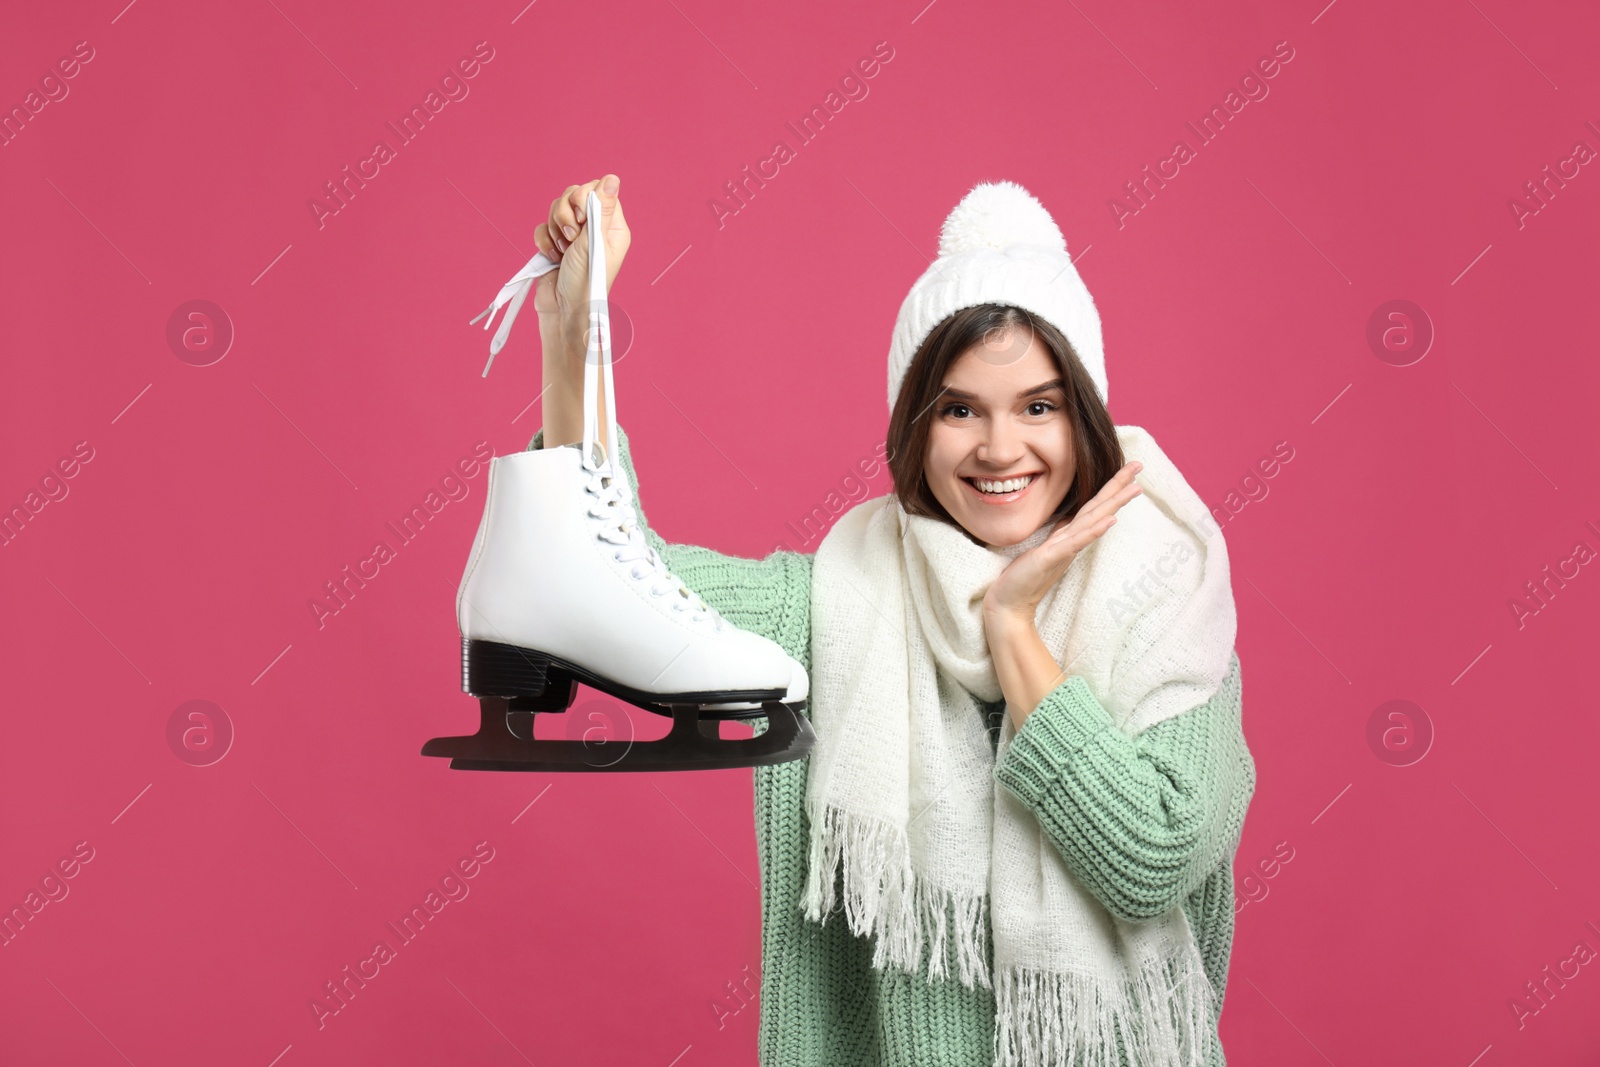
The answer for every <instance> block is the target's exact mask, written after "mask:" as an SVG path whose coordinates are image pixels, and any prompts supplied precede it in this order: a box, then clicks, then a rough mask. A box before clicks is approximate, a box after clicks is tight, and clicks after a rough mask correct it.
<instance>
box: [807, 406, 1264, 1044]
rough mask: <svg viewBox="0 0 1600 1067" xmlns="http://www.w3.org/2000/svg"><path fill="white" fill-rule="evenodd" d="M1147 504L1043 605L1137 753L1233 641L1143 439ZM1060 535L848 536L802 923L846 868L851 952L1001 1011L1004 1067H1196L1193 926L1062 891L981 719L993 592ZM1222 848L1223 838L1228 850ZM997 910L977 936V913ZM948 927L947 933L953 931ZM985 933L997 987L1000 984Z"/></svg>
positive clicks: (1213, 544)
mask: <svg viewBox="0 0 1600 1067" xmlns="http://www.w3.org/2000/svg"><path fill="white" fill-rule="evenodd" d="M1117 437H1118V440H1119V441H1120V442H1121V444H1122V449H1123V453H1124V455H1125V457H1126V459H1128V460H1139V461H1141V462H1142V463H1143V464H1144V469H1143V470H1142V471H1141V472H1140V474H1139V476H1138V480H1139V482H1140V483H1141V485H1142V486H1143V487H1144V492H1143V494H1142V495H1141V496H1139V497H1136V498H1134V499H1133V500H1132V501H1130V502H1129V503H1128V504H1126V505H1124V506H1123V507H1122V508H1121V509H1120V510H1119V511H1118V512H1117V520H1118V521H1117V523H1116V524H1115V525H1114V526H1112V527H1111V529H1110V530H1109V531H1107V532H1106V533H1105V534H1104V535H1103V536H1102V537H1101V538H1100V539H1099V540H1098V541H1096V542H1094V543H1092V544H1091V545H1090V546H1089V547H1088V548H1086V549H1085V550H1084V551H1082V552H1080V553H1079V554H1078V557H1077V558H1076V559H1075V560H1074V561H1073V563H1072V565H1071V567H1070V568H1069V569H1068V571H1067V573H1066V575H1065V577H1064V578H1063V579H1062V580H1061V581H1060V582H1059V583H1058V584H1057V586H1056V587H1055V589H1054V590H1052V591H1051V593H1050V594H1049V595H1047V596H1046V597H1045V599H1044V601H1043V603H1041V605H1040V607H1039V613H1038V616H1037V621H1038V627H1039V634H1040V636H1041V637H1042V638H1043V640H1044V643H1045V645H1046V646H1047V647H1048V648H1049V649H1050V650H1051V652H1052V654H1054V655H1055V656H1056V660H1057V662H1058V663H1060V664H1061V665H1062V666H1063V667H1064V668H1065V669H1066V670H1067V671H1068V672H1069V673H1072V674H1077V675H1080V676H1082V678H1083V679H1084V681H1085V682H1086V683H1087V684H1088V687H1089V690H1090V691H1091V692H1092V693H1093V694H1094V696H1095V697H1096V698H1097V699H1098V700H1099V702H1100V703H1101V705H1103V706H1104V707H1105V709H1106V711H1107V712H1109V713H1110V716H1111V719H1112V720H1113V722H1114V724H1115V726H1116V727H1117V728H1119V729H1121V730H1122V731H1123V732H1124V733H1126V734H1128V735H1134V734H1137V733H1138V732H1139V731H1141V730H1143V729H1145V728H1147V727H1149V726H1151V725H1152V724H1154V723H1157V722H1160V721H1162V720H1164V719H1167V718H1171V717H1173V716H1175V715H1179V714H1182V713H1183V712H1184V711H1186V710H1188V709H1190V708H1193V707H1196V706H1198V705H1200V704H1203V703H1205V702H1206V701H1207V700H1209V699H1210V698H1211V697H1212V696H1213V695H1214V694H1215V693H1216V691H1217V690H1218V689H1219V688H1220V686H1221V684H1222V682H1223V681H1224V679H1225V678H1226V676H1227V673H1228V668H1229V666H1230V657H1231V654H1232V650H1233V642H1234V634H1235V629H1236V620H1235V616H1234V605H1233V593H1232V588H1231V585H1230V582H1229V577H1228V556H1227V549H1226V547H1225V546H1224V544H1223V540H1222V536H1221V534H1220V532H1218V531H1217V529H1216V527H1215V525H1214V524H1213V523H1211V522H1210V516H1209V514H1208V513H1207V509H1206V506H1205V504H1204V503H1203V502H1202V501H1201V500H1200V498H1199V497H1198V496H1196V495H1195V493H1194V490H1192V489H1191V488H1190V487H1189V485H1188V483H1187V482H1185V481H1184V479H1183V476H1182V475H1181V474H1179V473H1178V471H1177V469H1176V468H1175V467H1174V466H1173V465H1172V463H1171V461H1169V460H1168V459H1167V457H1166V455H1165V454H1164V453H1163V452H1162V451H1161V449H1160V448H1158V447H1157V446H1156V443H1155V441H1154V439H1152V438H1151V436H1150V435H1149V434H1147V433H1146V432H1145V431H1144V430H1142V429H1140V428H1139V427H1136V426H1121V427H1118V428H1117ZM1048 533H1049V529H1048V528H1046V529H1041V530H1040V531H1038V532H1036V533H1035V534H1034V535H1033V536H1032V537H1030V538H1028V540H1026V541H1024V542H1023V543H1021V544H1019V545H1015V546H1011V547H1009V548H1005V549H995V548H991V547H987V546H984V545H979V544H976V543H974V542H973V541H972V540H971V539H970V538H968V537H967V535H966V534H965V533H964V532H963V531H962V530H960V529H959V528H957V527H955V526H952V525H950V524H948V523H945V522H942V521H939V520H937V519H932V518H926V517H921V516H908V515H907V514H906V513H905V512H904V510H903V509H902V508H901V507H900V505H899V503H898V500H897V498H896V497H894V496H893V495H890V496H886V497H879V498H876V499H873V500H868V501H864V502H863V503H861V504H860V505H858V506H856V507H855V508H852V509H851V510H850V511H849V512H848V513H847V514H845V515H844V516H842V517H841V518H840V519H839V521H838V523H837V524H836V525H835V526H834V527H833V529H832V530H831V531H829V533H828V536H827V537H826V538H825V539H824V540H823V542H822V544H821V546H820V547H819V549H818V551H817V555H816V560H815V566H814V571H813V584H812V624H813V631H812V635H813V636H812V670H811V720H812V723H813V726H814V728H815V730H816V734H817V743H816V747H815V748H814V749H813V750H812V753H811V757H810V758H811V767H810V774H809V778H808V782H807V796H806V809H807V813H808V815H809V816H810V819H811V841H810V857H809V862H810V870H809V877H808V881H807V885H806V888H805V893H804V899H803V901H802V905H803V907H804V909H805V913H806V917H807V918H808V919H810V920H812V921H815V922H825V921H826V919H827V916H828V914H829V913H831V912H832V911H833V910H834V892H835V890H834V886H835V878H836V872H837V870H838V868H839V866H840V861H841V858H842V860H843V867H844V910H845V915H846V917H847V919H848V922H849V925H850V929H851V930H852V931H853V932H854V933H855V934H857V935H862V936H864V935H867V934H869V933H870V934H871V935H873V936H874V937H875V938H876V947H875V949H874V954H873V966H874V967H876V968H879V969H882V968H883V967H885V966H886V965H888V966H893V967H895V968H898V969H900V970H903V971H907V972H910V973H912V974H918V973H921V972H922V967H923V965H922V962H921V961H922V958H923V948H924V946H925V945H926V946H927V947H928V953H927V955H928V963H927V965H926V973H927V976H928V980H929V981H933V980H934V979H941V980H947V978H948V974H949V968H948V961H949V957H950V955H951V953H952V951H953V953H954V957H955V962H956V966H957V969H958V972H959V975H960V979H961V981H962V983H963V984H964V985H966V986H967V988H969V989H970V988H972V987H973V983H974V982H975V981H976V982H980V983H982V984H983V985H984V986H985V987H986V988H990V989H994V990H995V1001H996V1018H995V1035H994V1062H995V1064H996V1065H998V1067H1018V1065H1027V1067H1044V1065H1050V1067H1068V1065H1076V1064H1079V1063H1082V1064H1086V1065H1090V1067H1100V1065H1108V1067H1115V1065H1116V1064H1117V1063H1118V1054H1117V1038H1116V1034H1117V1033H1118V1032H1120V1033H1121V1035H1122V1040H1123V1042H1124V1044H1125V1045H1126V1047H1127V1052H1128V1056H1129V1060H1130V1062H1131V1063H1132V1064H1133V1065H1134V1067H1154V1065H1160V1067H1198V1065H1199V1064H1201V1063H1202V1061H1203V1060H1204V1058H1205V1053H1206V1049H1207V1043H1208V1040H1209V1032H1210V1027H1211V1025H1212V1022H1211V1015H1212V1011H1213V1008H1214V1004H1215V1002H1214V991H1213V990H1212V988H1211V985H1210V982H1209V981H1208V980H1207V978H1206V975H1205V971H1204V969H1203V964H1202V961H1201V957H1200V954H1199V950H1198V947H1197V946H1196V944H1195V940H1194V934H1193V931H1192V930H1191V929H1190V927H1189V923H1188V919H1187V918H1186V916H1185V915H1184V912H1183V909H1182V908H1181V907H1180V906H1176V905H1175V906H1174V907H1173V908H1172V909H1171V910H1170V911H1168V912H1167V913H1165V914H1164V915H1161V916H1159V917H1158V918H1155V919H1152V920H1149V921H1144V922H1137V923H1130V922H1124V921H1122V920H1120V919H1118V918H1116V917H1115V916H1113V915H1111V914H1110V913H1109V912H1108V911H1107V910H1106V909H1105V908H1104V906H1102V905H1101V904H1100V902H1099V901H1098V900H1096V899H1095V897H1094V896H1093V895H1092V894H1091V893H1090V892H1089V891H1088V890H1086V889H1085V888H1084V887H1083V886H1082V885H1081V884H1080V883H1079V882H1078V880H1077V879H1076V878H1075V877H1074V876H1073V874H1072V873H1071V871H1070V870H1069V868H1068V866H1067V864H1066V863H1065V861H1064V860H1063V859H1062V857H1061V854H1060V853H1059V852H1057V851H1056V849H1055V847H1054V846H1053V845H1052V844H1051V843H1050V842H1049V840H1048V839H1047V838H1046V836H1045V834H1044V831H1043V830H1042V829H1041V827H1040V825H1039V823H1038V822H1037V821H1036V820H1035V818H1034V817H1033V814H1032V813H1031V811H1030V810H1029V809H1028V807H1027V806H1026V805H1025V804H1023V803H1022V802H1021V801H1020V800H1018V799H1017V798H1016V797H1015V796H1013V795H1012V794H1011V793H1010V792H1009V791H1008V790H1006V789H1005V788H1004V787H1002V786H1001V785H1000V783H999V781H998V779H997V778H996V777H995V774H994V770H995V766H996V760H997V759H999V760H1004V759H1005V754H1006V751H1007V749H1008V748H1009V746H1010V744H1011V741H1012V738H1013V737H1014V736H1015V734H1016V730H1015V727H1014V726H1013V724H1012V718H1011V714H1010V712H1009V711H1008V712H1007V714H1006V716H1005V724H1004V726H1003V727H1002V730H1001V735H1000V740H999V746H998V753H996V750H995V749H994V748H992V747H991V744H990V740H989V734H988V731H987V728H986V726H985V724H984V722H983V721H982V718H983V717H982V715H981V713H980V711H979V709H978V707H977V704H976V703H975V701H974V696H976V697H977V698H981V699H982V700H984V701H988V702H993V701H996V700H999V699H1000V698H1001V696H1002V695H1003V694H1002V693H1001V690H1000V685H999V682H998V680H997V678H996V675H995V671H994V666H993V663H992V662H991V660H990V658H989V651H988V646H987V643H986V641H985V639H984V631H983V618H982V605H983V595H984V592H985V591H986V590H987V589H988V588H989V585H990V584H991V583H992V582H993V581H994V579H995V578H996V577H997V576H998V575H999V574H1000V571H1001V570H1002V569H1004V567H1005V566H1006V565H1007V564H1008V563H1009V562H1010V561H1011V560H1012V559H1013V558H1015V557H1016V556H1017V555H1018V554H1020V553H1021V552H1022V551H1024V550H1026V549H1028V548H1031V547H1033V546H1034V545H1037V544H1038V543H1039V542H1040V541H1042V540H1043V539H1044V537H1045V536H1047V535H1048ZM1218 832H1220V830H1219V831H1218ZM986 911H987V914H986ZM952 926H953V927H954V929H953V930H951V929H950V927H952ZM990 926H992V932H993V937H994V946H993V948H994V952H993V962H994V969H995V971H996V972H997V976H998V979H997V982H995V981H993V980H991V977H990V974H989V971H988V961H987V955H988V947H987V946H986V945H985V943H984V941H985V930H986V928H987V927H990Z"/></svg>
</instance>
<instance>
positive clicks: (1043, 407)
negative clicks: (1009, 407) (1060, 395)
mask: <svg viewBox="0 0 1600 1067" xmlns="http://www.w3.org/2000/svg"><path fill="white" fill-rule="evenodd" d="M1055 409H1056V406H1055V405H1054V404H1052V403H1050V401H1048V400H1035V401H1034V402H1033V403H1031V404H1029V405H1028V414H1030V415H1046V414H1049V413H1050V412H1052V411H1054V410H1055Z"/></svg>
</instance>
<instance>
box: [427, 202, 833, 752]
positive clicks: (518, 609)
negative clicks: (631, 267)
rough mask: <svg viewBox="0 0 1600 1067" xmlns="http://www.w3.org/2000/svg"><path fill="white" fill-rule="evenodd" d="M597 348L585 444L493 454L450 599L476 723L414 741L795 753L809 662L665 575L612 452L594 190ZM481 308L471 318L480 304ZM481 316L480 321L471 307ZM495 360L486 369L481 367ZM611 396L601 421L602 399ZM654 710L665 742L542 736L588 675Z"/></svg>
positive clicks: (805, 728)
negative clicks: (545, 722) (538, 726)
mask: <svg viewBox="0 0 1600 1067" xmlns="http://www.w3.org/2000/svg"><path fill="white" fill-rule="evenodd" d="M586 218H587V220H589V225H588V235H589V242H588V250H589V268H590V273H589V323H590V330H589V351H588V354H587V355H586V357H585V361H584V373H583V393H584V398H583V411H584V420H583V441H582V443H581V445H580V444H573V445H566V446H561V447H556V448H546V449H541V450H538V451H532V452H517V453H513V454H511V455H506V456H497V457H495V458H494V459H493V460H492V461H491V462H490V466H489V476H488V493H487V497H488V498H487V500H486V501H485V503H484V512H483V519H482V521H481V522H480V523H479V526H478V533H477V537H476V538H475V539H474V541H473V545H472V552H471V554H470V556H469V557H468V560H467V568H466V573H465V574H464V575H463V577H462V580H461V588H460V591H459V593H458V595H457V599H456V615H457V623H458V625H459V627H460V631H461V639H462V642H461V643H462V689H463V690H464V691H465V692H467V693H469V694H472V695H473V696H476V697H478V698H479V707H480V712H481V723H480V726H479V730H478V733H477V734H475V735H472V736H469V737H441V738H435V739H433V740H432V741H429V742H428V743H427V744H426V745H424V746H423V748H422V754H423V755H425V756H446V757H449V758H450V766H451V767H454V768H460V769H466V770H527V771H590V770H594V771H602V770H612V771H633V770H637V771H652V770H655V771H660V770H697V769H708V768H721V767H749V766H755V765H758V764H771V763H782V762H785V761H787V760H793V759H800V758H801V757H803V756H805V755H806V753H807V752H809V751H810V749H811V746H812V743H813V740H814V737H813V734H812V731H811V726H810V724H809V722H807V720H806V719H805V717H803V716H801V715H800V714H798V713H799V712H800V711H801V710H803V709H804V707H805V699H806V695H807V678H806V672H805V669H804V668H803V667H802V666H801V665H800V664H799V663H798V662H796V661H795V660H794V659H793V658H791V657H790V656H789V655H788V654H787V653H785V652H784V651H783V649H782V648H780V647H779V646H778V645H777V644H776V643H775V642H773V641H770V640H768V639H767V638H765V637H762V636H760V635H758V634H754V633H751V632H749V631H748V630H742V629H740V628H738V627H736V626H734V625H733V624H732V623H730V622H728V621H727V620H726V619H724V618H723V617H722V616H721V615H719V614H718V613H717V612H716V610H715V609H713V608H711V607H710V606H708V605H707V604H706V603H705V602H704V601H703V600H701V599H700V597H698V596H697V595H695V594H694V592H692V591H691V590H690V589H689V588H688V587H687V586H685V585H684V584H683V583H682V582H681V581H680V580H679V579H678V578H676V577H675V576H674V575H672V574H671V573H670V572H669V571H668V569H667V567H666V564H665V563H664V562H663V561H662V560H661V558H660V556H659V555H658V554H657V553H656V551H655V550H654V549H653V548H652V547H650V545H649V544H648V542H647V541H646V539H645V536H644V533H643V531H642V530H641V529H640V528H639V526H638V523H637V521H636V515H635V512H634V509H633V505H632V501H633V490H632V487H631V486H630V485H629V484H628V480H627V478H626V476H625V475H624V473H623V471H622V468H621V465H620V464H618V463H617V462H616V456H615V452H616V441H617V431H616V415H615V412H616V400H615V395H614V389H613V386H612V379H611V336H610V323H609V316H608V315H607V309H606V288H605V278H606V265H605V245H604V241H603V240H602V237H601V232H600V219H601V208H600V199H599V197H598V196H597V195H596V194H595V193H593V192H591V193H590V194H589V199H588V204H587V213H586ZM557 265H558V264H556V263H554V262H551V261H550V260H548V259H546V258H545V257H544V256H543V254H540V255H537V256H535V257H534V258H533V259H532V260H531V261H530V262H529V263H528V264H527V265H526V266H524V267H523V268H522V270H520V271H518V272H517V274H516V276H514V277H513V278H512V279H511V281H509V282H507V283H506V285H505V286H504V287H503V288H502V289H501V290H500V293H499V295H498V296H496V298H495V301H494V302H493V303H492V304H490V305H489V308H488V310H487V311H485V312H484V315H487V316H489V320H490V321H489V322H486V323H485V324H484V328H485V329H487V328H488V327H489V325H490V323H492V321H493V314H494V312H495V311H496V310H498V309H499V308H500V307H502V306H504V305H505V304H506V303H507V302H508V301H509V302H510V305H511V306H510V308H509V309H508V311H507V313H506V317H505V319H504V320H503V321H502V322H501V324H500V329H499V331H498V332H497V333H496V334H495V336H494V339H493V341H492V342H491V343H490V362H491V363H492V362H493V360H494V355H495V354H496V353H498V352H499V350H500V348H501V347H503V346H504V344H505V340H506V337H507V335H508V334H509V332H510V327H511V322H512V320H513V319H514V318H515V316H516V313H517V311H518V310H519V309H520V308H521V306H522V303H523V301H524V300H525V299H526V298H527V295H528V291H529V290H530V289H531V288H532V287H533V285H535V284H536V281H537V279H538V278H539V276H540V275H542V274H544V273H546V272H547V271H550V270H553V269H555V268H556V266H557ZM484 315H480V316H479V318H483V317H484ZM472 321H473V322H477V321H478V319H473V320H472ZM488 370H489V368H488V366H485V367H484V373H485V374H487V373H488ZM602 390H603V395H604V398H605V419H604V422H603V424H602V421H601V420H600V419H599V418H598V416H597V411H596V408H597V401H598V400H599V398H600V396H601V395H602ZM580 682H581V683H583V684H584V685H588V686H591V687H593V688H595V689H599V690H601V691H603V692H606V693H609V694H611V695H612V696H615V697H617V698H619V699H621V700H625V701H627V702H628V703H630V704H633V705H635V706H637V707H640V708H643V709H645V710H647V711H651V712H654V713H656V714H659V715H667V716H671V717H672V720H673V724H672V730H671V732H670V733H669V734H668V735H667V736H666V737H664V738H662V739H661V740H659V741H631V740H610V741H603V742H599V743H596V742H593V741H583V740H568V741H556V740H549V739H544V738H535V737H534V730H533V717H534V715H535V714H536V713H538V712H562V711H565V710H566V709H567V708H568V707H569V706H570V705H571V704H572V701H573V699H574V697H575V696H576V695H577V685H578V683H580ZM762 717H764V718H766V720H767V722H768V729H767V731H766V732H765V733H763V734H760V735H757V736H755V737H751V738H747V739H735V740H722V739H721V738H720V737H719V732H718V725H717V724H718V721H720V720H722V719H748V718H762Z"/></svg>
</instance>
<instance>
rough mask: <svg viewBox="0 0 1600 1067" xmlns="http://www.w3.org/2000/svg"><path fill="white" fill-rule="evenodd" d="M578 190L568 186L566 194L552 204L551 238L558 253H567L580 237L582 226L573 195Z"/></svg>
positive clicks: (576, 187) (574, 186)
mask: <svg viewBox="0 0 1600 1067" xmlns="http://www.w3.org/2000/svg"><path fill="white" fill-rule="evenodd" d="M578 188H580V187H579V186H576V185H569V186H567V189H566V192H564V193H562V194H561V195H560V196H558V197H556V198H555V200H553V201H551V203H550V220H549V223H550V236H551V237H552V238H553V239H554V240H555V243H556V250H557V251H558V252H563V253H564V252H566V250H567V247H568V246H569V245H571V244H572V241H573V239H574V238H575V237H577V236H578V227H579V226H580V225H582V224H581V223H580V222H578V218H577V214H576V212H575V211H574V210H573V205H572V194H573V192H574V191H575V190H577V189H578Z"/></svg>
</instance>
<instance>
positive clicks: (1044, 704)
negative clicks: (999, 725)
mask: <svg viewBox="0 0 1600 1067" xmlns="http://www.w3.org/2000/svg"><path fill="white" fill-rule="evenodd" d="M1109 729H1111V716H1110V714H1109V713H1108V712H1107V711H1106V709H1105V708H1103V707H1101V706H1100V701H1098V700H1096V699H1095V696H1094V694H1093V693H1091V692H1090V691H1089V683H1088V682H1086V681H1084V680H1083V677H1082V676H1081V675H1077V674H1074V675H1072V676H1071V677H1069V678H1068V679H1067V680H1066V681H1064V682H1062V683H1061V684H1060V685H1058V686H1056V687H1055V688H1054V689H1052V690H1051V691H1050V692H1049V694H1047V695H1046V696H1045V698H1044V699H1043V700H1041V701H1039V706H1038V707H1036V708H1034V709H1033V711H1031V712H1030V713H1029V714H1028V717H1027V718H1026V719H1023V720H1022V729H1021V730H1019V731H1017V734H1016V736H1015V737H1013V738H1012V739H1011V744H1010V745H1009V746H1007V748H1006V754H1005V757H1004V758H1003V759H1001V761H1000V763H999V764H998V765H997V766H996V767H995V777H996V778H998V779H999V781H1000V784H1001V785H1003V786H1005V787H1006V788H1007V789H1009V790H1011V792H1013V793H1015V794H1016V796H1017V799H1019V800H1021V801H1022V802H1023V803H1024V804H1027V805H1028V806H1029V807H1033V806H1035V805H1036V804H1037V803H1038V802H1039V800H1040V798H1042V797H1043V796H1044V794H1045V793H1046V792H1048V791H1049V789H1050V787H1051V785H1052V784H1053V783H1055V782H1056V781H1057V780H1058V779H1059V778H1060V777H1061V773H1062V770H1063V768H1064V767H1065V766H1066V765H1067V763H1068V762H1069V761H1071V760H1072V758H1073V757H1074V756H1076V755H1077V754H1078V752H1079V750H1080V749H1082V748H1083V747H1084V746H1085V745H1087V744H1088V743H1089V742H1090V741H1093V740H1094V738H1095V737H1096V735H1098V734H1100V733H1101V732H1103V731H1105V730H1109Z"/></svg>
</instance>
